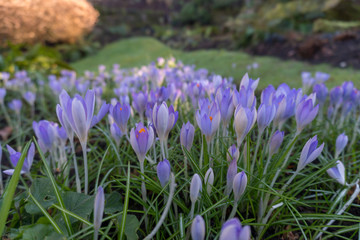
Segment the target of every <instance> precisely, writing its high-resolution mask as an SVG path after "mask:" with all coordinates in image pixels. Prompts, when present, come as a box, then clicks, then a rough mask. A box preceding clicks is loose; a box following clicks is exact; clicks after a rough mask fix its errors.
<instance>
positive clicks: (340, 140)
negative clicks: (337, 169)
mask: <svg viewBox="0 0 360 240" xmlns="http://www.w3.org/2000/svg"><path fill="white" fill-rule="evenodd" d="M348 140H349V138H348V136H346V135H345V133H342V134H340V135H339V136H338V137H337V138H336V150H335V155H336V157H337V156H339V154H340V153H341V152H342V151H343V150H344V148H345V147H346V144H347V143H348Z"/></svg>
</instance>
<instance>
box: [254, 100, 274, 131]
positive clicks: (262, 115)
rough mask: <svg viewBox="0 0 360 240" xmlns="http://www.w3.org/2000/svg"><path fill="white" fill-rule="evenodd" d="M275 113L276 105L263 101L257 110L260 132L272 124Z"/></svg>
mask: <svg viewBox="0 0 360 240" xmlns="http://www.w3.org/2000/svg"><path fill="white" fill-rule="evenodd" d="M275 113H276V108H275V105H265V104H263V103H262V104H261V105H260V107H259V109H258V112H257V125H258V128H259V132H260V133H262V132H264V130H265V128H266V127H268V126H269V125H270V123H271V121H272V120H273V119H274V117H275Z"/></svg>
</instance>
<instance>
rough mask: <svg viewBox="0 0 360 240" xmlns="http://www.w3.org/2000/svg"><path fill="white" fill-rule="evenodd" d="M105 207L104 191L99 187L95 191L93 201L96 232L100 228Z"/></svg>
mask: <svg viewBox="0 0 360 240" xmlns="http://www.w3.org/2000/svg"><path fill="white" fill-rule="evenodd" d="M104 207H105V194H104V189H103V188H102V187H101V186H100V187H98V189H97V193H96V196H95V201H94V230H95V231H96V232H97V231H99V229H100V227H101V222H102V219H103V215H104Z"/></svg>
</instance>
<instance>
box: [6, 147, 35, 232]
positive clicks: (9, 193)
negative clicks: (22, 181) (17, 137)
mask: <svg viewBox="0 0 360 240" xmlns="http://www.w3.org/2000/svg"><path fill="white" fill-rule="evenodd" d="M29 147H30V142H28V143H27V144H26V146H25V148H24V150H23V151H22V153H21V157H20V160H19V161H18V163H17V165H16V167H15V171H14V174H13V175H12V177H11V179H10V183H9V185H8V186H7V187H6V190H5V192H4V195H3V201H2V205H1V209H0V236H2V234H3V231H4V228H5V225H6V220H7V218H8V215H9V211H10V207H11V203H12V200H13V199H14V194H15V190H16V187H17V185H18V182H19V178H20V174H21V169H22V166H23V164H24V160H25V157H26V153H27V151H28V149H29Z"/></svg>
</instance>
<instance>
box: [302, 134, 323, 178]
mask: <svg viewBox="0 0 360 240" xmlns="http://www.w3.org/2000/svg"><path fill="white" fill-rule="evenodd" d="M317 145H318V140H317V136H316V135H315V136H314V137H313V138H310V139H309V140H308V141H307V142H306V144H305V146H304V148H303V150H302V151H301V155H300V160H299V163H298V166H297V169H296V171H297V172H299V171H301V170H302V169H303V168H304V167H305V166H306V165H307V164H309V163H311V162H312V161H314V160H315V159H316V158H317V157H319V155H320V154H321V152H322V150H323V148H324V143H323V144H321V145H320V147H318V148H316V147H317Z"/></svg>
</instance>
